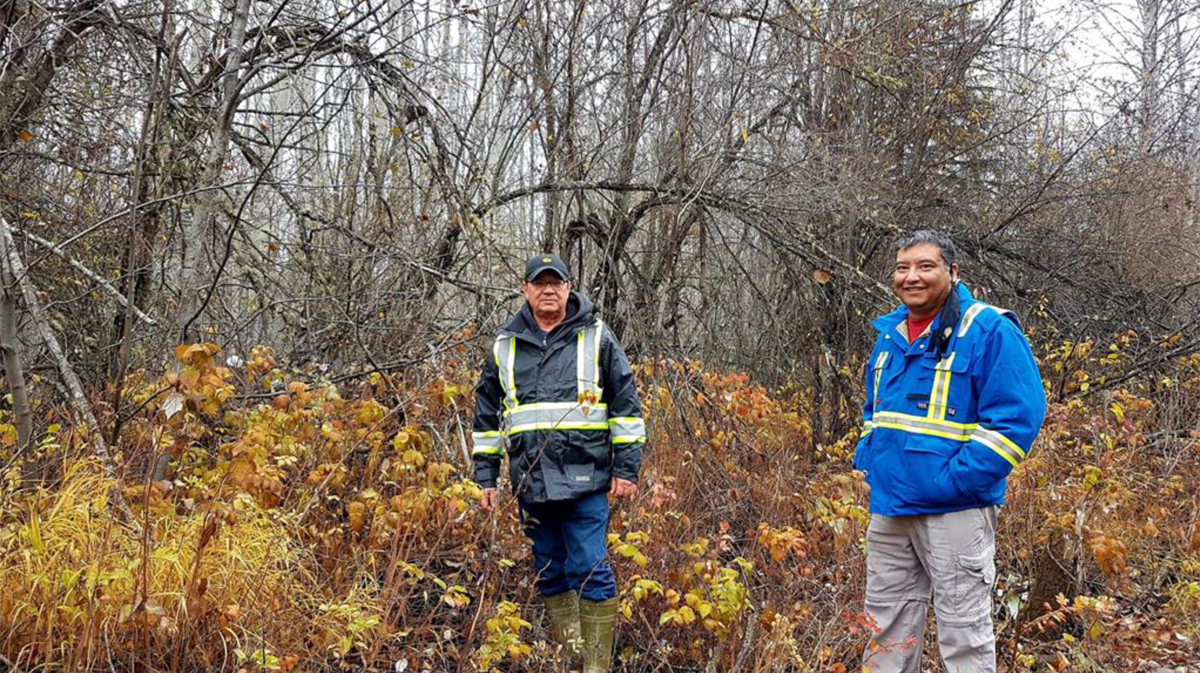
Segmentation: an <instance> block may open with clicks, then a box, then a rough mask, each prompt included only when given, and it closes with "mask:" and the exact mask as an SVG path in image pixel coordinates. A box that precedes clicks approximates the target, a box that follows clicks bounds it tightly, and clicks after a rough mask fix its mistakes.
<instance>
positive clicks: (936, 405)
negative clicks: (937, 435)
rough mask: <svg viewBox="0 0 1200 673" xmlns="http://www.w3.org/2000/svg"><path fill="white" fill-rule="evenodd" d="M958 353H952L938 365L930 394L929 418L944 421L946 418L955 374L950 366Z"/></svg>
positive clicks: (927, 415)
mask: <svg viewBox="0 0 1200 673" xmlns="http://www.w3.org/2000/svg"><path fill="white" fill-rule="evenodd" d="M956 355H958V354H957V353H951V354H950V355H947V356H946V357H944V358H942V359H941V360H940V361H939V362H938V363H937V373H936V374H934V376H933V389H932V391H931V392H930V393H929V413H928V414H926V417H927V418H936V419H939V420H943V419H945V418H946V406H947V400H948V399H949V396H950V379H951V377H953V376H954V372H952V371H950V365H952V364H953V363H954V357H955V356H956Z"/></svg>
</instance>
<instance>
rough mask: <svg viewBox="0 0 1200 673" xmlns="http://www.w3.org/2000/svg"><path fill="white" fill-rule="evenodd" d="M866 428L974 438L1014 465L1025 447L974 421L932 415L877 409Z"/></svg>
mask: <svg viewBox="0 0 1200 673" xmlns="http://www.w3.org/2000/svg"><path fill="white" fill-rule="evenodd" d="M864 426H867V427H868V428H871V427H874V428H892V429H894V430H901V431H904V432H911V433H914V434H918V435H931V436H934V437H942V438H945V439H953V440H955V441H959V442H967V441H975V442H979V443H980V444H982V445H984V446H986V447H987V448H989V449H991V450H992V451H994V452H995V453H996V454H997V455H999V456H1000V457H1001V458H1003V459H1004V460H1006V461H1008V462H1009V463H1012V465H1013V467H1016V465H1017V463H1019V462H1021V461H1022V460H1024V459H1025V450H1024V449H1022V448H1021V447H1020V446H1017V444H1016V442H1014V441H1012V440H1011V439H1009V438H1008V437H1005V436H1004V435H1002V434H1000V433H999V432H996V431H995V430H990V429H988V428H984V427H981V426H980V425H979V424H978V423H953V422H951V421H941V420H937V419H932V418H921V417H919V416H910V415H908V414H900V413H896V412H892V411H880V412H877V413H876V414H875V415H874V417H873V418H872V419H871V420H870V421H867V422H866V423H864Z"/></svg>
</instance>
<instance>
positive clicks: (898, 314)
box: [871, 281, 975, 334]
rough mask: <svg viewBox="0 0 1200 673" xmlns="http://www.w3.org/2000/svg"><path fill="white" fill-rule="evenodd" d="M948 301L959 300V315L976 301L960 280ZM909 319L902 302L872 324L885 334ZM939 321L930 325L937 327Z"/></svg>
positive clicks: (906, 309) (935, 320) (933, 327)
mask: <svg viewBox="0 0 1200 673" xmlns="http://www.w3.org/2000/svg"><path fill="white" fill-rule="evenodd" d="M946 301H957V302H958V308H959V315H963V314H964V313H966V312H967V307H969V306H970V305H971V304H974V303H975V298H974V297H972V296H971V291H970V290H968V289H967V285H966V283H964V282H962V281H959V282H958V285H956V286H955V291H954V296H953V297H949V298H948V299H947V300H946ZM907 319H908V307H907V306H905V305H904V304H900V305H899V306H897V307H896V308H894V309H892V311H890V312H888V313H884V314H883V315H881V316H879V317H878V318H876V319H874V320H872V321H871V326H872V327H874V328H875V329H876V330H878V331H879V332H880V333H881V334H884V333H887V332H890V331H891V330H894V329H897V328H898V327H900V325H902V324H904V321H905V320H907ZM937 322H938V321H937V319H936V318H935V319H934V321H933V323H932V324H931V325H930V329H931V330H934V329H937V326H938V325H937Z"/></svg>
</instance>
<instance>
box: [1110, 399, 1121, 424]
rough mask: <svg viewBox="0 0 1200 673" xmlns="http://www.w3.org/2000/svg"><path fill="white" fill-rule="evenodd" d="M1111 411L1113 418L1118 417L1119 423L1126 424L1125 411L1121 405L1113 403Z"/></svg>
mask: <svg viewBox="0 0 1200 673" xmlns="http://www.w3.org/2000/svg"><path fill="white" fill-rule="evenodd" d="M1109 409H1110V410H1111V411H1112V412H1113V416H1116V417H1117V422H1118V423H1121V424H1124V423H1125V409H1124V408H1123V407H1122V406H1121V405H1120V404H1118V403H1116V402H1113V403H1112V406H1110V407H1109Z"/></svg>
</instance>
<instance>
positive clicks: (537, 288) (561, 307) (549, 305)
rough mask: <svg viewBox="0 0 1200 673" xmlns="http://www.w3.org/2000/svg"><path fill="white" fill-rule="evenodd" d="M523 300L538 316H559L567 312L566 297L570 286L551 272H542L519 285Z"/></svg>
mask: <svg viewBox="0 0 1200 673" xmlns="http://www.w3.org/2000/svg"><path fill="white" fill-rule="evenodd" d="M521 291H522V292H523V293H524V294H525V299H526V300H528V301H529V305H530V306H531V307H533V312H534V313H537V314H539V315H561V314H563V313H566V311H567V296H568V295H570V291H571V284H570V283H569V282H567V281H565V280H563V279H562V278H559V276H558V274H556V273H554V272H553V271H543V272H541V273H539V274H538V275H537V277H536V278H534V279H533V280H530V281H526V282H525V283H522V285H521Z"/></svg>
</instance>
